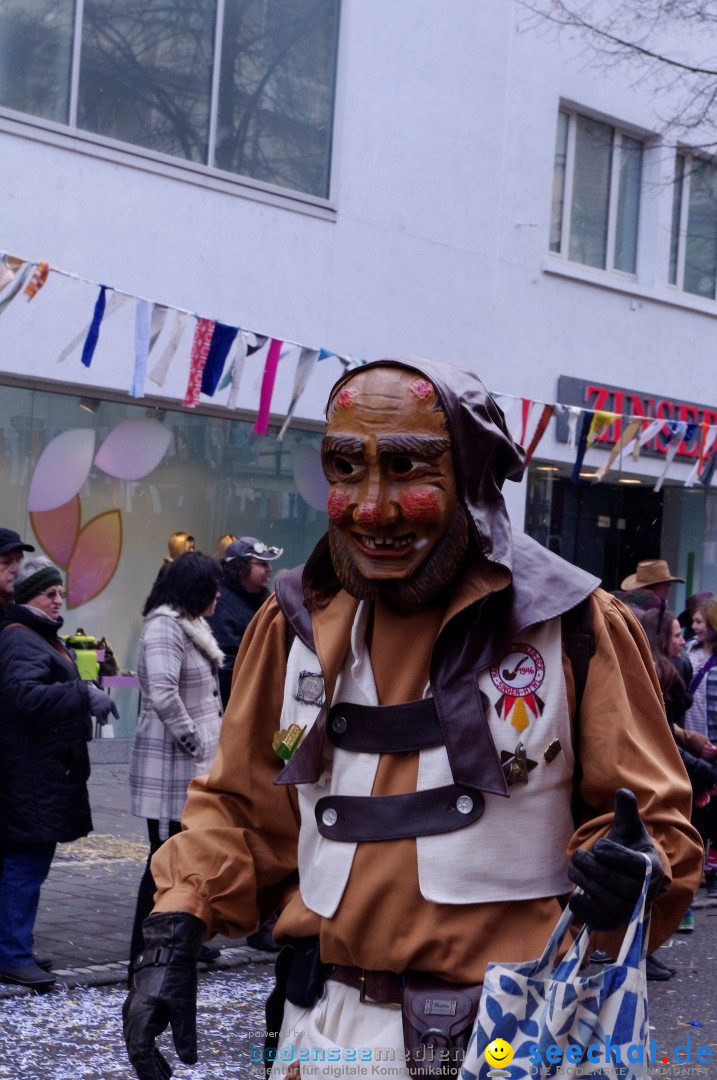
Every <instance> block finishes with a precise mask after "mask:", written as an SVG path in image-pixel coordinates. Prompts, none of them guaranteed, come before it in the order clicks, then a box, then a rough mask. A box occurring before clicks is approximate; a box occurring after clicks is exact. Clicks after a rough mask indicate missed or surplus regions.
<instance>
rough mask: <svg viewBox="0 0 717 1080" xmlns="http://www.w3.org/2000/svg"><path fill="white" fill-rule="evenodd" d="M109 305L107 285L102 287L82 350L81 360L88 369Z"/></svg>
mask: <svg viewBox="0 0 717 1080" xmlns="http://www.w3.org/2000/svg"><path fill="white" fill-rule="evenodd" d="M106 303H107V285H100V294H99V296H98V297H97V300H96V302H95V310H94V314H93V316H92V322H91V323H90V328H89V330H88V331H87V337H86V338H85V344H84V346H83V348H82V356H81V357H80V359H81V360H82V363H83V364H84V365H85V367H86V368H88V367H89V366H90V364H91V363H92V357H93V356H94V355H95V349H96V348H97V342H98V341H99V337H100V327H101V326H102V318H103V316H104V313H105V304H106Z"/></svg>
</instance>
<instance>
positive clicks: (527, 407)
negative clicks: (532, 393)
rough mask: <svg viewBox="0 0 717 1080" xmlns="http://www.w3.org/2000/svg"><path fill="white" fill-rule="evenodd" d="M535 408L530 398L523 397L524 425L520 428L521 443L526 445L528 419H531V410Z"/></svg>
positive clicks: (522, 413) (522, 412) (522, 414)
mask: <svg viewBox="0 0 717 1080" xmlns="http://www.w3.org/2000/svg"><path fill="white" fill-rule="evenodd" d="M532 408H533V402H532V401H531V400H530V398H523V400H522V407H521V416H522V427H521V429H520V445H521V446H525V435H526V432H527V430H528V420H529V419H530V410H531V409H532Z"/></svg>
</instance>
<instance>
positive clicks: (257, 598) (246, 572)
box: [207, 536, 284, 709]
mask: <svg viewBox="0 0 717 1080" xmlns="http://www.w3.org/2000/svg"><path fill="white" fill-rule="evenodd" d="M283 550H284V549H283V548H277V547H267V545H266V544H264V543H262V541H261V540H257V538H256V537H255V536H241V537H239V539H238V540H233V541H232V542H231V543H230V544H228V545H227V547H226V549H225V551H224V556H223V558H222V560H221V563H222V577H221V581H220V588H219V599H218V600H217V606H216V608H215V609H214V614H213V615H210V616H209V618H208V619H207V622H208V623H209V625H210V626H211V628H212V633H213V634H214V637H215V638H216V640H217V643H218V644H219V648H220V649H221V650H222V652H223V653H224V664H223V666H222V667H221V669H220V671H219V690H220V692H221V695H222V704H223V706H224V708H225V709H226V707H227V703H228V701H229V694H230V692H231V688H232V672H233V670H234V661H235V660H236V657H237V653H238V652H239V646H240V645H241V642H242V638H243V637H244V632H245V631H246V628H247V626H248V625H249V623H250V622H251V620H252V619H253V618H254V616H255V615H256V613H257V611H258V610H259V608H260V607H261V606H262V605H263V604H264V603H265V602H266V601H267V600H268V599H269V589H268V588H267V583H268V581H269V575H270V573H271V563H273V562H274V561H275V560H276V559H278V558H280V557H281V555H282V554H283Z"/></svg>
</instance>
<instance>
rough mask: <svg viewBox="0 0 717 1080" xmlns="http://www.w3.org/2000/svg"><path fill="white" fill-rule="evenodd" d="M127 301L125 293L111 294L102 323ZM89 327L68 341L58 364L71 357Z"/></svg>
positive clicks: (84, 337) (127, 297)
mask: <svg viewBox="0 0 717 1080" xmlns="http://www.w3.org/2000/svg"><path fill="white" fill-rule="evenodd" d="M129 299H130V297H129V296H128V295H127V294H126V293H117V292H113V293H112V295H111V296H110V298H109V300H108V301H107V303H106V304H105V313H104V317H103V322H104V321H106V320H107V319H109V318H110V316H111V315H114V313H115V312H116V311H119V310H120V308H121V307H123V306H124V305H125V304H126V303H127V301H128V300H129ZM91 325H92V324H91V323H88V324H87V326H86V327H85V328H84V329H83V330H80V332H79V334H76V335H75V337H73V339H72V341H70V342H69V344H67V345H65V347H64V349H63V350H62V352H61V353H60V355H59V356H58V358H57V363H58V364H62V363H64V361H65V360H67V359H68V357H70V356H72V354H73V352H74V351H75V349H76V348H77V347H78V345H80V344H81V343H82V342H83V341H84V340H85V339H86V337H87V335H88V334H89V332H90V326H91Z"/></svg>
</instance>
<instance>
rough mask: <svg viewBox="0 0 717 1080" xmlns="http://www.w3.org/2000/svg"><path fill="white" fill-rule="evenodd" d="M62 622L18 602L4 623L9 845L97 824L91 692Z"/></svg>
mask: <svg viewBox="0 0 717 1080" xmlns="http://www.w3.org/2000/svg"><path fill="white" fill-rule="evenodd" d="M18 624H20V625H18ZM61 626H62V619H58V620H57V622H49V621H48V620H46V619H43V618H42V616H41V615H39V614H38V615H35V614H34V612H33V611H32V610H31V609H29V608H27V607H24V606H21V605H18V604H8V606H7V607H6V609H5V611H4V614H3V621H2V623H1V624H0V843H2V844H5V845H21V846H24V845H28V844H44V843H52V842H59V843H63V842H66V841H69V840H76V839H77V838H78V837H80V836H86V835H87V833H88V832H90V831H91V829H92V817H91V814H90V801H89V796H88V793H87V779H88V777H89V775H90V759H89V754H88V751H87V740H88V739H89V738H90V737H91V734H92V727H91V719H90V700H89V692H88V689H87V684H86V683H84V682H82V680H81V679H80V676H79V673H78V671H77V668H76V667H75V664H74V661H73V660H72V658H71V657H70V656H69V655H68V653H67V652H66V650H65V649H64V647H63V645H62V643H61V641H60V640H59V638H58V636H57V631H58V630H59V629H60V627H61Z"/></svg>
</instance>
